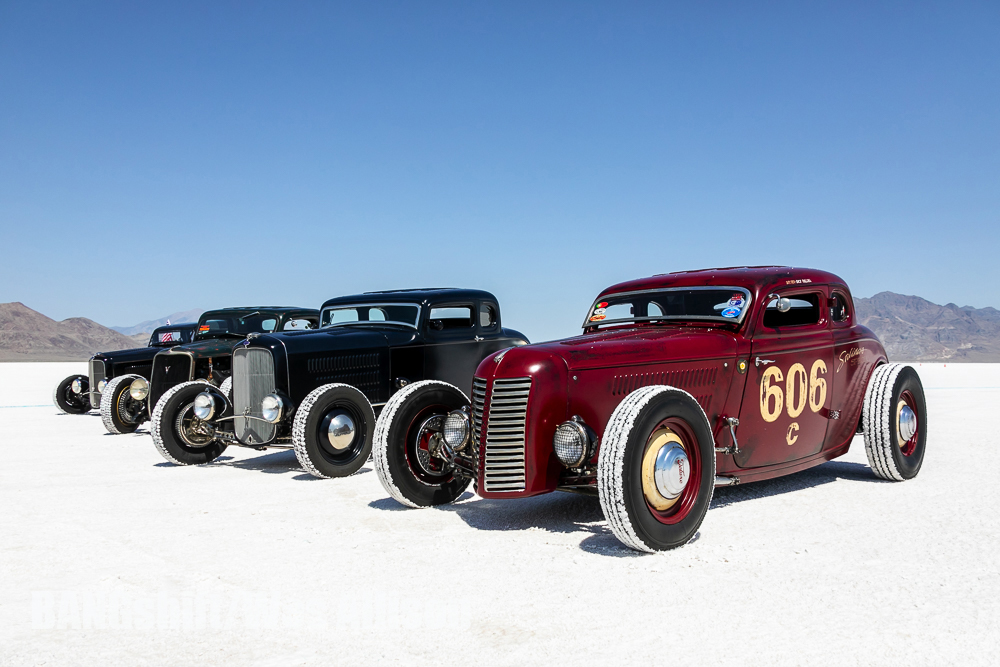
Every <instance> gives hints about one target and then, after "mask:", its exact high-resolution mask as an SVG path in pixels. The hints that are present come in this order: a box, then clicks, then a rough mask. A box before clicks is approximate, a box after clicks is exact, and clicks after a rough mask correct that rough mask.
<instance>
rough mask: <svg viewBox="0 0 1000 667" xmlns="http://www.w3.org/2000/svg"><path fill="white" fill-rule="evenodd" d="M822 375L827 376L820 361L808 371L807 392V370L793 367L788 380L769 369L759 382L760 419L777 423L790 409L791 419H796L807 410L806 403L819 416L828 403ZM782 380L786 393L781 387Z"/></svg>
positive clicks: (800, 366) (778, 371)
mask: <svg viewBox="0 0 1000 667" xmlns="http://www.w3.org/2000/svg"><path fill="white" fill-rule="evenodd" d="M821 374H823V375H825V374H826V362H825V361H823V360H822V359H817V360H816V361H814V362H813V365H812V369H810V371H809V377H808V380H809V385H808V391H807V387H806V368H805V366H803V365H802V364H798V363H796V364H792V366H791V368H789V369H788V375H787V379H786V377H785V375H783V374H782V372H781V369H780V368H778V367H777V366H771V367H770V368H768V369H767V370H766V371H764V376H763V377H762V378H761V381H760V416H761V417H763V418H764V421H766V422H773V421H776V420H777V419H778V417H780V416H781V409H782V408H783V407H785V406H786V405H787V409H788V416H789V417H791V418H792V419H795V418H796V417H798V416H799V415H800V414H802V411H803V410H805V408H806V403H809V409H810V410H812V411H813V412H819V411H820V408H822V407H823V405H824V404H825V403H826V378H825V377H821ZM783 380H784V381H785V390H784V392H782V390H781V384H780V383H781V382H782V381H783ZM772 399H773V400H772Z"/></svg>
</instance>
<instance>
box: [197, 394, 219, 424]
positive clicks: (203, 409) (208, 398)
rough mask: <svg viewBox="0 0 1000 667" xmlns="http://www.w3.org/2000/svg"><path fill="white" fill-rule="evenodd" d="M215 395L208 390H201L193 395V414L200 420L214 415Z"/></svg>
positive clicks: (205, 419)
mask: <svg viewBox="0 0 1000 667" xmlns="http://www.w3.org/2000/svg"><path fill="white" fill-rule="evenodd" d="M215 407H216V406H215V396H214V395H212V394H211V393H210V392H207V391H203V392H201V393H200V394H198V395H197V396H195V397H194V408H192V412H194V416H195V417H197V418H198V419H200V420H202V421H207V420H209V419H211V418H212V417H214V416H215Z"/></svg>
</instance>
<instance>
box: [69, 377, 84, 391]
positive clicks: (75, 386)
mask: <svg viewBox="0 0 1000 667" xmlns="http://www.w3.org/2000/svg"><path fill="white" fill-rule="evenodd" d="M69 388H70V389H72V390H73V393H74V394H82V393H83V383H82V382H80V378H77V379H75V380H73V383H72V384H71V385H70V386H69Z"/></svg>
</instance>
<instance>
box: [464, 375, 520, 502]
mask: <svg viewBox="0 0 1000 667" xmlns="http://www.w3.org/2000/svg"><path fill="white" fill-rule="evenodd" d="M473 393H475V392H473ZM486 393H487V392H485V391H484V394H486ZM530 393H531V378H504V379H497V380H494V381H493V391H492V393H490V394H489V396H487V397H485V398H488V400H489V407H488V412H487V415H486V446H485V456H484V468H483V478H484V479H483V481H484V483H485V486H486V490H487V491H523V490H524V485H525V478H524V439H525V420H526V419H527V414H528V396H529V395H530ZM485 398H484V402H485ZM473 400H475V399H473Z"/></svg>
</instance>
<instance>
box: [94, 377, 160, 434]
mask: <svg viewBox="0 0 1000 667" xmlns="http://www.w3.org/2000/svg"><path fill="white" fill-rule="evenodd" d="M139 377H140V376H139V375H132V374H130V375H119V376H118V377H116V378H112V379H111V380H108V384H107V385H105V387H104V393H102V394H101V421H103V422H104V428H106V429H107V430H108V433H114V434H116V435H122V434H125V433H135V430H136V429H137V428H139V425H140V424H142V423H143V422H144V421H146V420H147V419H148V418H149V414H148V413H147V412H146V402H145V401H144V400H143V401H137V400H135V399H134V398H132V395H131V394H129V385H131V384H132V381H133V380H135V379H136V378H139Z"/></svg>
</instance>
